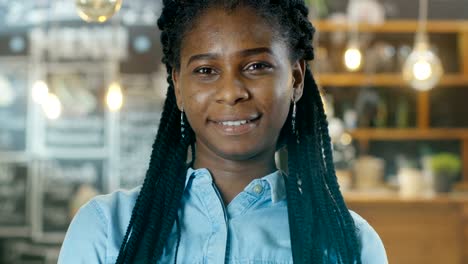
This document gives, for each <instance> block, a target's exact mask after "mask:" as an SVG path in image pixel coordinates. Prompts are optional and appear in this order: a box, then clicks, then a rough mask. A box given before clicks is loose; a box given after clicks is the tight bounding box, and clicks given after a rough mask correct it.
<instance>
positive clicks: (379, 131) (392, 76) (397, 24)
mask: <svg viewBox="0 0 468 264" xmlns="http://www.w3.org/2000/svg"><path fill="white" fill-rule="evenodd" d="M312 23H313V24H314V26H315V27H316V29H317V31H318V32H319V33H325V32H328V33H330V32H346V31H349V30H350V25H348V24H343V23H335V22H331V21H327V20H324V21H312ZM417 27H418V22H417V21H416V20H393V21H387V22H385V23H384V24H381V25H371V24H360V25H358V30H359V32H373V33H386V34H400V33H415V32H416V30H417ZM427 32H428V34H433V33H450V34H455V35H456V41H457V43H456V44H457V47H458V49H457V54H458V56H457V57H458V58H460V59H459V64H458V68H459V72H456V73H447V74H445V75H444V76H443V78H442V80H441V81H440V83H439V84H438V86H437V87H436V88H435V89H444V88H446V87H451V88H453V87H457V88H459V89H468V21H467V20H457V21H450V20H438V21H428V23H427ZM316 76H317V77H316V79H317V83H318V84H319V85H321V86H324V87H326V86H334V87H339V88H343V89H352V88H353V87H356V86H366V85H372V86H376V87H379V88H381V89H385V88H386V87H397V88H401V89H411V88H409V86H408V85H407V84H406V83H405V82H404V80H403V78H402V75H401V74H398V73H377V74H373V75H365V74H363V73H319V74H316ZM429 94H430V91H428V92H418V93H417V106H416V111H417V112H416V113H417V120H416V127H415V128H404V129H400V128H385V129H383V128H358V129H356V130H353V131H350V134H351V135H352V137H353V138H354V139H356V140H358V142H359V146H360V149H361V151H362V152H364V153H365V152H366V151H367V149H368V146H369V142H370V141H373V140H381V141H403V140H460V142H461V143H460V153H461V158H462V164H463V171H462V182H461V183H460V186H464V187H468V127H467V128H432V127H431V126H430V112H431V111H430V110H431V109H430V100H429V99H430V98H429ZM467 118H468V117H467Z"/></svg>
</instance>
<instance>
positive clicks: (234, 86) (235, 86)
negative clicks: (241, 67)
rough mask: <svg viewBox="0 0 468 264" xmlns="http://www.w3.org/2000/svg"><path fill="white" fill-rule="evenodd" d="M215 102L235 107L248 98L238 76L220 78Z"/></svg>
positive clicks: (247, 92)
mask: <svg viewBox="0 0 468 264" xmlns="http://www.w3.org/2000/svg"><path fill="white" fill-rule="evenodd" d="M219 85H220V87H219V88H218V92H217V94H216V101H217V102H218V103H223V104H227V105H235V104H237V103H239V102H242V101H245V100H247V99H248V98H249V97H250V93H249V91H248V89H247V87H246V85H245V83H244V81H242V79H241V78H240V76H236V75H234V74H225V75H224V76H222V78H221V82H220V84H219Z"/></svg>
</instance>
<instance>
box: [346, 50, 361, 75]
mask: <svg viewBox="0 0 468 264" xmlns="http://www.w3.org/2000/svg"><path fill="white" fill-rule="evenodd" d="M361 61H362V54H361V51H360V50H359V49H358V48H357V47H352V46H350V47H348V49H346V51H345V54H344V62H345V66H346V68H347V69H348V70H350V71H356V70H357V69H359V67H361Z"/></svg>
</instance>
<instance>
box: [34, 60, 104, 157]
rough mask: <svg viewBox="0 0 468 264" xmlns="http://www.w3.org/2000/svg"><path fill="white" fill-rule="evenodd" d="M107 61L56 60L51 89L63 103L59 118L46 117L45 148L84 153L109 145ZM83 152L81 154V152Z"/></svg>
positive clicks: (49, 78)
mask: <svg viewBox="0 0 468 264" xmlns="http://www.w3.org/2000/svg"><path fill="white" fill-rule="evenodd" d="M109 72H110V70H109V67H106V64H102V65H96V64H91V65H90V64H88V63H73V64H72V63H56V64H50V65H49V67H48V73H47V82H48V84H49V89H50V90H51V91H53V92H54V93H55V94H56V95H57V97H58V98H59V100H60V102H61V104H62V113H61V115H60V117H59V118H57V119H53V120H50V119H47V118H45V117H44V119H43V121H44V125H43V128H44V130H45V132H44V136H43V137H44V138H42V142H43V145H44V149H45V150H48V151H49V150H50V151H51V152H53V151H54V150H58V151H60V150H61V151H66V152H68V153H70V154H73V153H76V154H77V156H83V155H82V154H83V151H84V152H86V151H94V150H103V149H104V148H105V147H106V133H107V125H108V122H107V115H106V108H105V105H104V102H105V100H104V97H105V93H106V91H107V86H108V84H109V75H110V74H109ZM80 151H81V153H82V154H78V153H80Z"/></svg>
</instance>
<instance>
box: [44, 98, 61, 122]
mask: <svg viewBox="0 0 468 264" xmlns="http://www.w3.org/2000/svg"><path fill="white" fill-rule="evenodd" d="M42 110H44V113H45V115H46V117H47V118H49V119H57V118H58V117H59V116H60V114H61V113H62V103H61V102H60V100H59V98H58V97H57V96H56V95H55V94H53V93H49V94H48V95H47V99H46V100H44V101H43V103H42Z"/></svg>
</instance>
